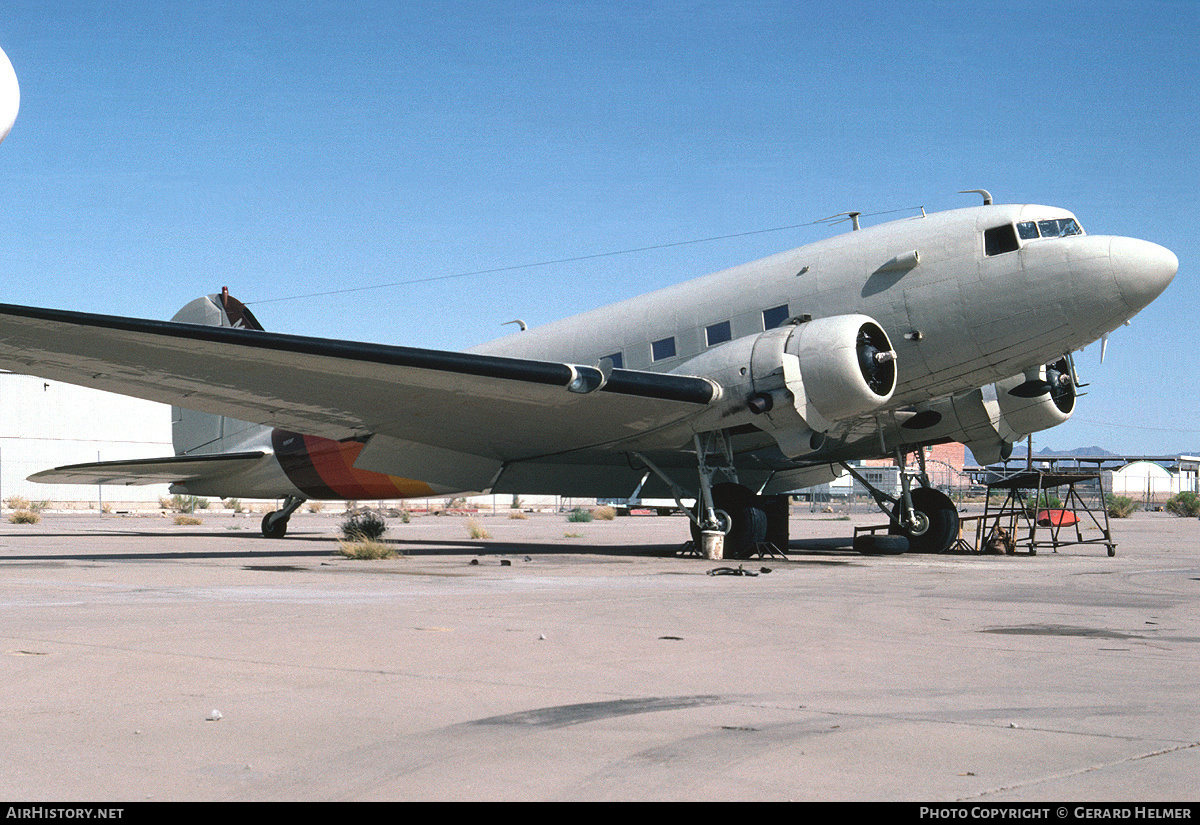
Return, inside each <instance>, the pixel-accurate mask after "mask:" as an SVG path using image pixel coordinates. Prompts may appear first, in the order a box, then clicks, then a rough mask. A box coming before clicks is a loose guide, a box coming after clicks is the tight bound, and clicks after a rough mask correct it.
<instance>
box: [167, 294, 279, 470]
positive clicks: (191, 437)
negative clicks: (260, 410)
mask: <svg viewBox="0 0 1200 825" xmlns="http://www.w3.org/2000/svg"><path fill="white" fill-rule="evenodd" d="M171 320H172V321H177V322H179V323H181V324H203V325H205V326H210V327H241V328H242V329H254V330H259V331H261V330H262V324H260V323H259V322H258V319H257V318H255V317H254V314H253V313H252V312H250V310H249V309H247V308H246V305H245V304H243V303H242V302H241V301H239V300H238V299H237V298H234V297H233V296H231V295H230V294H229V290H228V289H227V288H225V287H222V288H221V292H220V293H219V294H216V295H205V296H203V297H201V298H197V299H196V300H194V301H192V302H191V303H189V304H187V305H186V306H185V307H184V308H183V309H181V310H179V312H177V313H175V317H174V318H172V319H171ZM269 431H270V428H269V427H264V426H263V425H261V424H252V423H250V422H248V421H239V420H238V419H236V418H227V417H225V416H223V415H213V414H212V413H205V412H197V411H195V410H188V409H184V408H183V407H174V406H173V407H171V441H172V444H173V445H174V447H175V455H188V454H208V453H224V452H231V451H233V450H236V449H239V448H241V447H242V446H243V445H245V444H246V442H247V441H248V440H249V439H250V438H251V437H253V436H254V435H256V434H260V433H263V432H269Z"/></svg>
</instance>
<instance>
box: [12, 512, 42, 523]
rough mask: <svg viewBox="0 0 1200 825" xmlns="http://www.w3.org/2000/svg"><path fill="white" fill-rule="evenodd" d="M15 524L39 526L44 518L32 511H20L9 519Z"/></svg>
mask: <svg viewBox="0 0 1200 825" xmlns="http://www.w3.org/2000/svg"><path fill="white" fill-rule="evenodd" d="M8 520H9V521H10V522H11V523H13V524H37V523H38V522H39V521H41V520H42V517H41V516H39V515H38V514H37V513H35V512H33V511H32V510H18V511H17V512H15V513H13V514H12V515H11V516H9V517H8Z"/></svg>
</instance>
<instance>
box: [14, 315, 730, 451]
mask: <svg viewBox="0 0 1200 825" xmlns="http://www.w3.org/2000/svg"><path fill="white" fill-rule="evenodd" d="M0 368H6V369H9V370H11V371H13V372H19V373H26V374H32V375H38V376H41V377H45V378H52V379H57V380H62V381H66V382H69V383H72V384H80V385H82V386H88V387H94V388H96V389H101V390H108V391H111V392H117V393H121V394H124V395H131V396H135V397H139V398H145V399H149V400H151V401H159V402H163V403H170V404H176V405H178V406H181V407H186V408H189V409H194V410H200V411H202V412H210V413H214V414H218V415H226V416H231V417H234V418H238V419H241V420H245V421H253V422H256V423H261V424H266V425H270V426H274V427H279V428H282V429H288V430H293V431H296V432H303V433H306V434H309V435H316V436H323V437H325V438H331V439H346V438H357V437H363V436H367V435H371V434H382V435H385V436H388V437H391V438H394V439H397V440H398V441H399V442H411V443H416V444H423V445H429V446H432V447H435V448H444V449H447V450H453V451H456V452H462V453H469V454H473V455H476V456H481V457H485V458H488V459H491V460H498V461H515V460H524V459H530V458H537V457H539V456H547V455H554V454H558V453H562V452H567V451H571V450H577V449H581V448H587V447H597V446H603V445H606V444H612V443H617V442H621V441H624V440H628V439H631V438H636V437H644V436H645V435H646V434H647V433H651V432H653V431H655V430H657V429H660V428H663V427H666V426H669V425H672V424H675V423H678V422H681V421H684V420H686V419H688V418H691V417H694V416H696V415H699V414H700V413H701V412H703V411H704V410H705V408H706V405H707V404H708V403H710V402H711V401H713V400H715V399H717V398H719V396H720V388H719V387H718V386H717V385H716V384H714V383H713V382H711V381H709V380H708V379H705V378H700V377H693V376H680V375H666V374H661V373H650V372H641V371H636V370H619V369H618V370H612V371H611V374H609V375H608V377H607V381H606V380H605V375H604V374H603V373H602V372H601V370H600V369H598V368H596V367H590V366H578V365H569V364H559V363H551V362H543V361H533V360H526V359H518V358H506V357H499V356H489V355H479V354H470V353H457V352H444V351H438V350H425V349H414V348H409V347H396V346H386V345H380V344H367V343H356V342H352V341H338V340H327V339H319V338H310V337H305V336H297V335H285V334H278V333H269V332H262V331H257V330H247V329H239V328H233V327H215V326H204V325H198V324H181V323H176V322H169V321H152V320H142V319H135V318H123V317H116V316H108V315H95V314H90V313H80V312H68V311H62V310H52V309H38V308H33V307H21V306H12V305H5V304H0Z"/></svg>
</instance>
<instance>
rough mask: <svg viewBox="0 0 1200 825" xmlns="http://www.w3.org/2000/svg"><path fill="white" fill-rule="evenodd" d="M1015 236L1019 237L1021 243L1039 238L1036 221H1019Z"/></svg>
mask: <svg viewBox="0 0 1200 825" xmlns="http://www.w3.org/2000/svg"><path fill="white" fill-rule="evenodd" d="M1017 234H1018V235H1020V236H1021V240H1023V241H1029V240H1033V239H1034V238H1038V237H1041V236H1040V235H1038V230H1037V221H1021V222H1020V223H1019V224H1017Z"/></svg>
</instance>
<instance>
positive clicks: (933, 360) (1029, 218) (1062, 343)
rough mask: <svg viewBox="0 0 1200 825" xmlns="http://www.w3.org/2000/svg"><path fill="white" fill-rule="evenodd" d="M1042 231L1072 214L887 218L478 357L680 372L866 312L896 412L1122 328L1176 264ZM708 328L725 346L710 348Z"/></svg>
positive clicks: (1038, 210)
mask: <svg viewBox="0 0 1200 825" xmlns="http://www.w3.org/2000/svg"><path fill="white" fill-rule="evenodd" d="M1050 220H1070V221H1074V220H1075V218H1074V215H1072V214H1071V213H1070V212H1068V211H1066V210H1064V209H1058V208H1054V207H1046V206H1036V205H995V206H982V207H974V208H968V209H958V210H953V211H949V212H940V213H935V214H932V215H927V216H921V217H914V218H911V219H907V220H901V221H893V222H889V223H886V224H881V225H879V226H875V227H869V228H865V229H862V230H859V231H855V232H848V233H844V234H842V235H839V236H837V237H834V238H830V239H827V240H823V241H818V242H816V243H812V244H808V245H806V246H802V247H800V248H798V249H794V250H791V251H789V252H783V253H780V254H778V255H773V256H771V257H769V258H764V259H762V260H758V261H754V262H752V263H748V264H743V265H741V266H736V267H733V268H731V269H726V270H723V271H721V272H717V273H714V274H712V275H708V276H705V277H702V278H697V279H695V280H691V281H686V282H684V283H681V284H676V285H674V286H670V287H667V288H665V289H661V290H658V291H656V292H651V293H648V294H646V295H641V296H638V297H636V298H631V299H628V300H624V301H621V302H619V303H615V304H610V305H608V306H605V307H601V308H599V309H595V310H592V311H590V312H585V313H582V314H580V315H575V316H572V317H570V318H566V319H563V320H561V321H555V322H552V323H549V324H546V325H544V326H541V327H538V326H534V327H531V328H530V329H528V330H526V331H523V332H519V333H515V334H513V335H509V336H506V337H504V338H501V339H498V340H496V341H492V342H490V343H488V344H485V345H483V346H480V347H477V348H476V351H479V352H487V353H492V354H498V355H511V356H519V357H527V358H554V359H561V360H564V361H567V362H571V363H580V364H595V363H597V362H598V361H599V360H600V359H601V358H605V357H611V356H613V355H617V356H618V357H619V359H620V361H621V363H619V364H618V366H624V367H626V368H629V369H646V370H653V371H663V372H670V371H673V370H676V369H680V370H681V371H684V372H686V371H687V370H686V364H687V362H688V361H689V360H691V359H692V358H694V357H695V356H697V355H700V354H701V353H703V352H705V351H707V350H710V349H712V348H713V347H715V346H721V345H722V344H724V343H726V342H727V341H730V340H737V339H739V338H742V337H745V336H750V335H755V334H757V333H760V332H762V331H763V330H764V329H767V328H770V327H772V326H777V325H779V324H781V323H786V322H787V321H788V320H790V319H794V318H799V317H803V316H810V317H811V318H813V319H817V318H823V317H828V316H834V315H842V314H847V313H860V314H862V315H866V316H869V317H870V318H873V319H874V320H875V321H876V322H878V323H879V325H880V326H882V327H883V329H884V330H885V331H886V332H887V334H888V336H889V337H890V339H891V342H892V346H893V347H894V348H895V352H896V362H897V370H898V378H897V385H896V389H895V392H894V394H893V396H892V401H891V406H894V407H904V406H907V405H910V404H914V403H918V402H920V401H923V400H926V399H928V398H929V397H931V396H933V397H937V396H941V395H949V394H952V393H954V392H958V391H961V390H966V389H970V388H974V387H979V386H982V385H984V384H987V383H990V382H992V381H997V380H999V379H1002V378H1004V377H1007V376H1010V375H1013V374H1014V373H1018V372H1020V371H1022V370H1024V369H1026V368H1027V367H1030V366H1032V365H1036V364H1042V363H1045V362H1047V361H1050V360H1052V359H1054V358H1056V357H1059V356H1061V355H1063V354H1064V353H1068V352H1072V351H1074V350H1077V349H1079V348H1080V347H1083V346H1085V345H1087V344H1089V343H1091V342H1093V341H1095V340H1097V339H1099V338H1100V337H1101V336H1103V335H1105V334H1106V333H1108V332H1111V331H1112V330H1114V329H1116V328H1117V327H1119V326H1121V325H1122V324H1123V323H1124V322H1125V321H1126V320H1128V319H1129V318H1130V317H1132V316H1133V315H1134V314H1136V313H1137V312H1138V311H1139V310H1141V309H1142V307H1143V306H1145V305H1146V304H1147V303H1149V301H1150V300H1151V299H1152V298H1153V297H1154V296H1156V295H1157V294H1158V292H1160V291H1161V288H1162V287H1164V286H1165V284H1166V282H1168V281H1169V280H1170V278H1171V276H1173V274H1174V271H1175V267H1176V266H1177V261H1175V257H1174V255H1172V254H1171V253H1170V252H1169V251H1167V250H1165V249H1163V248H1162V247H1159V246H1157V245H1154V244H1150V243H1147V242H1145V241H1138V240H1135V239H1130V238H1117V237H1111V236H1094V235H1084V234H1077V235H1068V236H1059V237H1040V236H1039V237H1037V238H1031V239H1022V238H1019V237H1018V236H1017V234H1016V230H1015V227H1016V225H1017V224H1026V223H1035V224H1036V223H1037V222H1038V221H1050ZM1075 225H1076V226H1078V224H1077V223H1076V224H1075ZM1005 226H1012V227H1014V230H1013V233H1014V234H1013V236H1012V241H1013V244H1012V245H1011V246H1010V247H1008V248H1005V247H1003V246H1001V247H998V249H1003V250H1004V251H993V254H988V250H987V249H986V247H985V233H986V232H988V231H989V230H994V229H997V228H1000V227H1005ZM1147 282H1149V283H1147ZM726 324H727V325H728V332H727V333H726V328H725V327H724V326H723V325H726ZM714 328H715V331H716V332H717V334H718V340H716V341H715V342H710V340H709V339H710V336H711V331H714ZM726 334H727V335H728V338H723V336H724V335H726ZM722 339H723V340H722ZM660 342H669V343H660ZM656 343H657V344H658V346H657V347H656ZM656 350H657V353H658V354H660V355H662V356H663V357H655V356H656ZM669 353H673V354H669Z"/></svg>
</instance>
